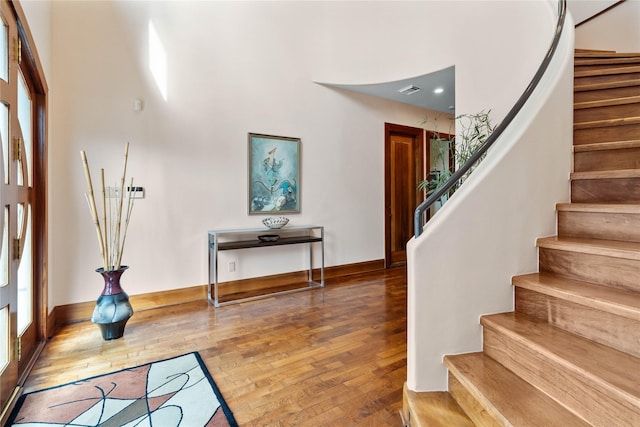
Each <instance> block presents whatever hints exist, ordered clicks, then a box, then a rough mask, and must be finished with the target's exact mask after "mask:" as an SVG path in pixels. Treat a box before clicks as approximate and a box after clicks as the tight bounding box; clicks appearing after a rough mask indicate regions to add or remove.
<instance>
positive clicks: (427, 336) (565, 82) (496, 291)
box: [407, 18, 573, 391]
mask: <svg viewBox="0 0 640 427" xmlns="http://www.w3.org/2000/svg"><path fill="white" fill-rule="evenodd" d="M553 21H554V24H555V19H554V20H553ZM539 24H540V25H541V26H546V24H548V23H542V22H540V23H539ZM496 25H497V24H496ZM547 48H548V46H547ZM522 90H524V87H523V88H522ZM572 99H573V23H572V22H571V19H570V18H568V20H567V22H566V26H565V34H563V38H562V41H561V45H560V47H559V48H558V51H557V53H556V56H555V57H554V60H553V61H552V64H551V67H550V69H549V70H548V72H547V74H546V75H545V77H544V79H543V81H542V82H541V84H540V86H539V87H538V89H536V91H535V92H534V95H533V96H532V98H531V99H530V101H529V102H528V103H527V104H526V105H525V107H524V108H523V109H522V110H521V112H520V114H519V115H518V116H517V117H516V118H515V119H514V121H513V122H512V125H511V126H510V127H509V128H508V129H507V130H506V131H505V132H504V133H503V134H502V135H501V137H500V138H499V139H498V141H497V142H496V145H494V146H493V147H492V148H491V150H490V151H489V152H488V154H487V157H486V159H485V160H484V161H483V162H482V163H481V164H480V165H479V166H478V168H477V169H476V170H475V171H474V173H473V174H472V175H471V177H470V178H469V179H468V180H467V181H466V182H465V183H464V185H463V186H462V187H461V188H460V189H459V190H458V191H457V192H456V193H455V194H454V195H453V197H451V199H450V200H449V201H448V202H447V203H446V204H445V205H444V207H443V208H442V209H440V210H439V211H438V213H437V214H436V215H435V216H434V217H433V218H432V219H431V221H430V222H429V223H427V225H426V227H425V230H424V233H423V234H422V235H421V236H420V237H419V238H418V239H413V240H412V241H410V242H409V245H408V248H407V256H408V260H409V269H408V331H407V333H408V349H407V364H408V366H407V385H408V387H409V388H410V389H411V390H414V391H426V390H446V388H447V378H446V368H445V367H444V365H443V364H442V357H443V356H444V355H446V354H457V353H466V352H472V351H480V350H481V349H482V335H481V327H480V323H479V317H480V316H481V315H483V314H489V313H495V312H503V311H512V310H513V290H512V287H511V282H510V279H511V277H512V276H513V275H516V274H521V273H528V272H533V271H537V257H536V253H537V252H536V247H535V240H536V238H538V237H540V236H545V235H551V234H555V211H554V208H555V203H557V202H564V201H568V200H569V180H568V178H569V172H570V170H571V141H572V134H573V129H572V127H573V126H572V124H573V110H572Z"/></svg>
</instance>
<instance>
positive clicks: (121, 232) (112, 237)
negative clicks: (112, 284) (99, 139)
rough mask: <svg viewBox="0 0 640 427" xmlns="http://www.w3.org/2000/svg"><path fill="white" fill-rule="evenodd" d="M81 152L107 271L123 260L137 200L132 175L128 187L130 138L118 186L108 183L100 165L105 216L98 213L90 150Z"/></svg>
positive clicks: (117, 265) (103, 261)
mask: <svg viewBox="0 0 640 427" xmlns="http://www.w3.org/2000/svg"><path fill="white" fill-rule="evenodd" d="M80 156H81V157H82V163H83V166H84V174H85V178H86V179H87V187H88V192H87V193H85V194H84V195H85V198H86V200H87V204H88V205H89V211H90V213H91V218H92V219H93V223H94V225H95V229H96V235H97V237H98V245H99V246H100V256H101V257H102V265H103V269H104V271H113V270H119V269H120V267H121V263H122V252H123V250H124V243H125V241H126V237H127V229H128V228H129V220H130V218H131V212H132V211H133V204H134V200H135V199H134V197H133V188H134V187H133V178H131V183H130V184H129V187H127V188H125V180H126V175H127V162H128V160H129V143H128V142H127V144H126V146H125V152H124V166H123V170H122V177H121V179H120V185H119V187H118V186H114V187H112V188H108V187H105V179H104V169H100V181H101V185H102V211H101V213H102V220H101V219H100V214H99V213H98V208H97V205H96V198H95V194H94V191H93V182H92V180H91V171H90V169H89V161H88V160H87V154H86V152H85V151H84V150H82V151H80ZM114 190H115V199H116V200H115V203H112V202H111V200H112V199H113V198H114V194H113V193H114ZM125 193H126V197H125ZM125 198H126V199H127V203H126V208H125V203H124V199H125ZM123 223H124V227H123Z"/></svg>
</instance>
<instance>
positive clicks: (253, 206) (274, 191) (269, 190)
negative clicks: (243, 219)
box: [249, 133, 300, 214]
mask: <svg viewBox="0 0 640 427" xmlns="http://www.w3.org/2000/svg"><path fill="white" fill-rule="evenodd" d="M273 213H281V214H285V213H300V138H287V137H284V136H271V135H261V134H256V133H250V134H249V214H273Z"/></svg>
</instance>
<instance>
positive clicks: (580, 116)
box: [573, 103, 640, 123]
mask: <svg viewBox="0 0 640 427" xmlns="http://www.w3.org/2000/svg"><path fill="white" fill-rule="evenodd" d="M639 114H640V104H638V103H633V104H621V105H609V106H606V107H595V108H581V109H577V110H574V114H573V122H574V123H583V122H591V121H594V120H608V119H617V118H623V117H637V116H638V115H639Z"/></svg>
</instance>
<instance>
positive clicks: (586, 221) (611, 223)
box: [558, 211, 640, 242]
mask: <svg viewBox="0 0 640 427" xmlns="http://www.w3.org/2000/svg"><path fill="white" fill-rule="evenodd" d="M558 236H560V237H582V238H588V239H603V240H620V241H628V242H629V241H630V242H640V214H628V213H624V214H619V213H607V212H572V211H560V212H558Z"/></svg>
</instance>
